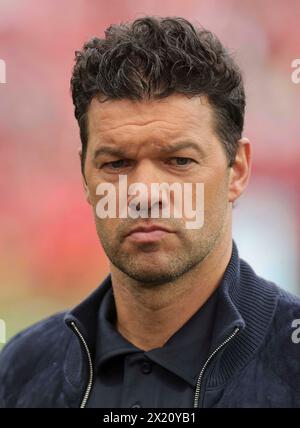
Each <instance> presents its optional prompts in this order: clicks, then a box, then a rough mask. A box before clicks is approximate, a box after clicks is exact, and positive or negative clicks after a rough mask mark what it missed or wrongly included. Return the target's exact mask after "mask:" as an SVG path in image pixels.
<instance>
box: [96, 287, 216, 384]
mask: <svg viewBox="0 0 300 428" xmlns="http://www.w3.org/2000/svg"><path fill="white" fill-rule="evenodd" d="M217 299H218V289H217V290H215V292H214V293H213V294H212V295H211V296H210V297H209V299H208V300H207V301H206V302H205V304H204V305H203V306H202V307H201V308H200V309H199V310H198V311H197V312H196V313H195V314H194V315H193V316H192V317H191V318H190V319H189V320H188V321H187V322H186V323H185V324H184V325H183V326H182V327H181V328H180V329H179V330H178V331H177V332H176V333H174V334H173V335H172V337H170V338H169V340H168V341H167V342H166V343H165V345H164V346H162V347H160V348H155V349H153V350H151V351H147V352H144V351H143V350H141V349H139V348H137V347H136V346H134V345H133V344H131V343H130V342H128V341H127V340H126V339H125V338H124V337H123V336H122V335H121V334H120V333H119V332H118V331H117V329H116V328H115V326H114V324H115V320H116V310H115V301H114V296H113V290H112V288H109V289H108V290H107V291H106V293H105V295H104V297H103V299H102V302H101V305H100V308H99V314H98V332H97V343H96V358H95V360H96V368H97V370H104V366H105V364H106V363H108V362H109V361H110V362H112V359H114V358H116V357H120V356H125V355H128V354H130V353H136V352H140V353H142V354H143V356H144V357H145V358H148V359H150V360H152V361H153V362H155V363H156V364H159V365H160V366H162V367H164V368H165V369H167V370H168V371H170V372H172V373H174V374H175V375H177V376H179V377H181V378H182V379H184V380H185V381H186V382H188V383H190V384H191V386H195V384H196V379H197V374H198V373H199V371H200V370H201V367H202V365H203V364H204V361H205V359H206V358H207V353H208V351H209V346H210V340H211V335H212V329H213V322H214V317H215V309H216V304H217Z"/></svg>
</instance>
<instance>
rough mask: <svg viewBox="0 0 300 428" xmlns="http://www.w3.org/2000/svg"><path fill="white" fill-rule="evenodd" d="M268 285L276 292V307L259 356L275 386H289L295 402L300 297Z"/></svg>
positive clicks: (299, 392) (299, 374) (299, 377)
mask: <svg viewBox="0 0 300 428" xmlns="http://www.w3.org/2000/svg"><path fill="white" fill-rule="evenodd" d="M271 284H272V286H273V287H275V288H276V289H277V305H276V310H275V312H274V317H273V320H272V323H271V325H270V329H269V331H268V334H267V336H266V340H265V346H264V347H263V349H262V350H261V351H262V353H261V357H262V359H263V361H264V364H265V365H266V367H268V370H269V372H270V373H273V375H275V377H274V379H277V383H278V382H279V383H281V384H282V385H289V387H290V388H292V390H293V391H294V392H293V394H294V395H293V397H294V398H295V399H296V397H298V398H297V399H298V400H299V399H300V371H299V360H300V298H299V297H298V296H296V295H294V294H292V293H290V292H288V291H286V290H284V289H282V288H281V287H279V286H277V285H275V284H273V283H271ZM297 403H299V401H297Z"/></svg>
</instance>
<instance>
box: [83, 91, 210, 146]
mask: <svg viewBox="0 0 300 428" xmlns="http://www.w3.org/2000/svg"><path fill="white" fill-rule="evenodd" d="M87 117H88V135H89V142H90V141H91V142H92V145H93V144H99V143H101V142H109V143H114V144H123V143H124V144H126V143H127V142H128V143H129V142H130V144H131V145H132V144H133V143H134V142H138V141H139V142H140V143H141V144H142V143H143V142H145V141H148V140H149V139H151V141H152V142H155V141H157V142H159V144H162V142H163V141H170V140H174V139H177V138H180V137H184V138H186V137H195V135H196V136H198V137H200V138H202V139H207V138H209V136H211V134H212V133H213V125H212V123H213V113H212V108H211V106H210V104H209V102H208V100H207V98H206V97H204V96H201V97H200V96H195V97H193V98H187V97H186V96H185V95H181V94H174V95H171V96H169V97H166V98H163V99H160V100H143V101H132V100H128V99H122V100H107V101H105V102H104V103H101V102H99V101H98V100H97V98H93V99H92V101H91V104H90V107H89V110H88V115H87Z"/></svg>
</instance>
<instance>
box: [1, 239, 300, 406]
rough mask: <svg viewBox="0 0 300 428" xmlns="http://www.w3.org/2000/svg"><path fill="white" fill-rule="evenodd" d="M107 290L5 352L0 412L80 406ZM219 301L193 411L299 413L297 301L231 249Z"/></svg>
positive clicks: (26, 334)
mask: <svg viewBox="0 0 300 428" xmlns="http://www.w3.org/2000/svg"><path fill="white" fill-rule="evenodd" d="M107 287H111V277H110V275H109V276H108V277H107V278H106V279H105V280H104V282H103V283H102V284H101V286H100V287H99V288H98V289H96V290H95V291H94V292H93V293H92V294H91V295H90V296H89V297H88V298H87V299H86V300H85V301H83V302H82V303H81V304H80V305H78V306H77V307H76V308H74V309H73V310H72V311H70V312H67V313H59V314H56V315H53V316H52V317H50V318H48V319H46V320H43V321H41V322H39V323H37V324H35V325H34V326H32V327H30V328H29V329H27V330H25V331H23V332H21V333H19V334H17V335H16V336H15V337H14V338H13V339H12V340H11V341H10V342H9V343H8V344H7V345H6V346H5V348H4V350H3V351H2V352H1V354H0V407H50V408H54V407H71V408H76V407H84V406H85V404H86V402H87V400H88V396H89V392H90V389H91V387H92V384H93V380H94V370H93V355H94V351H95V340H96V329H97V313H98V309H99V304H100V301H101V298H102V296H103V294H104V292H105V291H106V290H107ZM220 296H221V299H220V302H221V304H220V305H219V307H218V309H217V315H216V319H215V323H214V329H213V338H212V343H211V351H210V353H209V357H208V358H207V360H206V363H205V364H204V366H203V368H202V370H201V372H200V373H199V378H198V383H197V387H196V390H195V399H194V403H191V407H193V406H194V407H300V343H295V342H296V341H295V340H292V333H293V331H294V330H295V328H293V326H292V322H293V320H295V319H300V299H299V298H297V297H295V296H293V295H291V294H289V293H287V292H286V291H283V290H282V289H280V288H279V287H277V286H276V285H275V284H273V283H271V282H268V281H266V280H264V279H262V278H260V277H259V276H257V275H256V274H255V273H254V271H253V270H252V268H251V267H250V266H249V265H248V264H247V263H246V262H245V261H243V260H241V259H240V258H239V256H238V252H237V248H236V246H235V244H234V243H233V252H232V256H231V260H230V263H229V265H228V266H227V269H226V271H225V274H224V277H223V280H222V282H221V284H220ZM294 325H295V324H294ZM294 333H295V332H294ZM294 336H295V335H294Z"/></svg>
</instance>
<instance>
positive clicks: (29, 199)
mask: <svg viewBox="0 0 300 428" xmlns="http://www.w3.org/2000/svg"><path fill="white" fill-rule="evenodd" d="M147 14H148V15H160V16H175V15H177V16H183V17H185V18H187V19H190V20H191V21H192V22H193V23H195V24H201V25H203V26H204V27H206V28H208V29H209V30H212V31H214V32H215V33H216V34H217V36H218V37H219V38H220V39H221V40H222V41H223V42H224V44H225V45H226V46H227V47H229V48H230V50H231V51H232V52H233V53H234V55H235V56H236V58H237V61H238V62H239V64H240V66H241V67H242V69H243V70H244V76H245V84H246V92H247V97H248V105H247V110H246V126H245V133H244V135H245V136H247V137H248V138H250V139H251V140H252V141H253V149H254V167H253V176H252V179H251V183H250V186H249V191H248V193H247V194H246V195H245V196H243V197H242V199H241V201H240V202H239V203H238V204H237V207H236V208H235V213H234V225H235V226H234V237H235V239H236V241H237V243H238V246H239V248H240V253H241V256H242V257H243V258H245V259H247V260H248V261H249V262H251V264H252V265H254V268H255V269H256V270H257V271H258V273H259V274H261V275H263V276H265V277H267V278H268V279H271V280H273V281H275V282H277V283H278V284H279V285H280V286H282V287H284V288H286V289H288V290H290V291H292V292H294V293H297V294H300V284H299V259H300V244H299V242H300V240H299V237H300V221H299V219H300V198H299V194H300V192H299V190H300V145H299V112H300V84H298V85H297V84H295V83H293V82H292V79H291V74H292V71H293V69H292V68H291V63H292V61H293V60H294V59H295V58H300V44H299V40H300V25H299V22H300V3H299V1H297V0H288V1H283V0H281V1H279V0H278V1H271V0H264V2H262V1H259V0H255V1H250V0H249V1H246V0H244V1H239V0H222V1H221V0H219V1H212V0H185V1H180V0H176V1H175V0H172V1H170V0H168V1H164V2H162V1H159V0H155V1H154V0H153V1H150V0H148V1H147V0H140V1H134V0H124V1H116V0H110V1H105V0H100V1H99V0H98V1H95V0H89V1H83V0H72V1H71V0H61V1H58V0H54V1H53V0H51V1H50V0H43V1H40V2H39V1H37V0H24V1H23V0H18V1H15V0H13V1H11V0H6V1H3V0H2V1H0V58H1V59H3V60H4V61H5V63H6V83H5V84H3V83H1V84H0V154H1V160H2V162H1V184H0V186H1V223H0V231H1V241H0V272H1V283H0V284H1V285H0V287H1V288H0V319H3V320H5V322H6V326H7V337H10V336H11V335H12V334H14V333H15V332H17V331H19V330H21V329H23V328H24V327H26V326H27V325H29V324H30V323H32V322H34V321H36V320H38V319H40V318H42V317H44V316H47V315H48V314H50V313H52V312H53V311H56V310H60V309H63V308H65V307H68V306H70V305H73V304H75V303H76V302H77V301H79V300H80V299H82V298H83V297H84V296H85V295H87V294H88V293H89V292H90V291H91V290H92V289H94V288H95V287H96V286H97V285H98V284H99V283H100V282H101V281H102V279H103V278H104V277H105V276H106V275H107V273H108V263H107V261H106V258H105V256H104V253H103V250H102V249H101V247H100V244H99V243H98V240H97V237H96V232H95V228H94V222H93V217H92V213H91V211H90V208H89V206H88V205H87V204H86V202H85V199H84V195H83V191H82V186H81V176H80V165H79V159H78V155H77V148H78V147H79V146H80V139H79V132H78V127H77V123H76V121H75V119H74V116H73V106H72V102H71V97H70V91H69V82H70V76H71V70H72V66H73V59H74V51H75V50H77V49H80V48H81V47H82V45H83V43H84V42H85V41H87V40H88V39H89V38H91V37H92V36H98V37H102V36H103V35H104V29H105V28H106V27H107V26H109V25H110V24H112V23H118V22H120V21H126V20H131V19H134V18H137V17H141V16H144V15H147Z"/></svg>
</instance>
